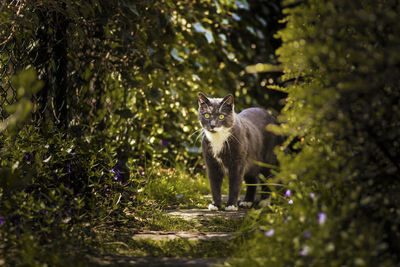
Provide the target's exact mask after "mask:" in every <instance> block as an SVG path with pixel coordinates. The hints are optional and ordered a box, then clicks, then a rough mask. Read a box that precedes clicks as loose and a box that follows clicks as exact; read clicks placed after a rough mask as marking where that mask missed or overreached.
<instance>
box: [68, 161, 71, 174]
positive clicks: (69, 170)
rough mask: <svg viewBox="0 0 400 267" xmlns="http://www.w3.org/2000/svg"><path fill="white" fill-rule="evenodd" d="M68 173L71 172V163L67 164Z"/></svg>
mask: <svg viewBox="0 0 400 267" xmlns="http://www.w3.org/2000/svg"><path fill="white" fill-rule="evenodd" d="M68 173H71V164H70V163H69V164H68Z"/></svg>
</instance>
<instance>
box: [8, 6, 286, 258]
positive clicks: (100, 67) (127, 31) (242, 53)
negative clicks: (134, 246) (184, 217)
mask: <svg viewBox="0 0 400 267" xmlns="http://www.w3.org/2000/svg"><path fill="white" fill-rule="evenodd" d="M280 16H281V12H280V4H279V1H278V0H276V1H268V3H264V4H261V3H258V1H237V3H236V2H235V1H197V2H193V1H191V0H180V1H170V0H165V1H154V0H151V1H147V0H146V1H143V0H140V1H120V0H111V1H99V0H92V1H70V0H67V1H54V0H38V1H3V2H2V3H1V4H0V19H1V27H0V94H1V96H0V119H1V120H2V121H1V122H0V150H1V154H0V250H2V249H6V253H5V255H7V261H9V262H10V264H17V265H18V264H28V265H40V264H41V263H47V264H48V265H57V263H58V261H60V260H61V261H62V260H63V258H62V257H61V256H60V255H62V250H63V249H64V248H65V247H69V246H70V245H71V244H72V245H73V246H74V247H79V248H82V247H83V246H85V245H86V244H87V242H89V243H90V242H92V241H93V240H95V239H96V238H95V237H96V233H95V232H93V231H92V230H91V229H93V228H94V227H95V226H96V227H98V226H99V225H103V224H104V223H115V224H117V225H127V224H129V223H131V224H129V225H130V226H131V227H134V226H137V227H140V226H142V225H141V219H142V218H140V216H139V215H140V214H141V212H143V213H146V212H147V211H148V210H151V209H159V208H160V207H176V206H180V207H182V206H186V207H187V206H193V205H195V204H196V205H198V204H199V203H200V204H204V203H205V201H204V199H202V198H201V197H200V196H199V193H203V192H205V191H206V190H207V189H206V188H208V185H207V184H206V182H205V181H204V180H205V179H204V177H202V176H201V175H196V174H195V173H196V172H198V171H203V167H204V166H203V164H202V163H201V159H200V151H199V146H200V143H199V142H198V136H199V134H200V126H199V124H198V122H197V118H196V110H197V102H196V94H197V93H198V91H203V92H205V93H207V94H212V95H223V94H226V93H234V94H235V95H236V97H237V98H236V106H237V107H238V108H241V107H242V106H244V104H246V106H248V105H267V106H271V107H273V108H275V109H279V108H280V106H279V103H278V101H277V98H279V97H281V96H282V94H280V93H272V92H265V91H264V89H265V86H266V84H267V83H272V81H274V80H275V79H276V78H277V75H276V74H269V73H265V74H263V75H260V74H248V73H246V72H245V67H246V66H247V65H249V64H255V63H258V62H259V61H262V62H268V63H270V64H275V63H276V57H275V56H274V49H275V48H276V47H277V46H278V45H279V41H278V40H274V39H272V35H273V33H274V32H275V31H276V30H277V28H279V25H277V21H278V19H279V18H280ZM249 47H251V49H249ZM13 77H14V78H13ZM3 97H4V98H3ZM3 119H4V120H3ZM179 166H185V168H182V167H179ZM136 215H138V216H139V217H138V216H136ZM57 238H60V239H61V238H62V239H65V240H68V241H66V243H65V244H64V243H63V244H59V243H55V242H54V240H55V239H57ZM88 240H92V241H88ZM53 242H54V243H53ZM68 242H70V243H68ZM93 242H94V241H93ZM52 244H54V245H56V246H58V247H59V250H57V248H56V247H54V246H52ZM0 254H3V252H2V251H0ZM72 260H73V259H72ZM74 264H75V263H74ZM71 265H72V264H71Z"/></svg>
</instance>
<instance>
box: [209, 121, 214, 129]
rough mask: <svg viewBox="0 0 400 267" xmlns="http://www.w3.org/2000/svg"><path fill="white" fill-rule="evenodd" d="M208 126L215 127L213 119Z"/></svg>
mask: <svg viewBox="0 0 400 267" xmlns="http://www.w3.org/2000/svg"><path fill="white" fill-rule="evenodd" d="M210 127H211V129H214V127H215V121H210Z"/></svg>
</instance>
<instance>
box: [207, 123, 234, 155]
mask: <svg viewBox="0 0 400 267" xmlns="http://www.w3.org/2000/svg"><path fill="white" fill-rule="evenodd" d="M205 135H206V138H207V139H208V141H209V142H210V145H211V149H212V153H213V156H214V157H215V158H217V156H218V155H219V153H221V151H222V150H223V149H224V145H225V142H226V141H228V138H229V137H230V136H231V131H230V129H229V128H221V129H220V130H219V131H218V132H216V133H211V132H209V131H207V130H206V131H205Z"/></svg>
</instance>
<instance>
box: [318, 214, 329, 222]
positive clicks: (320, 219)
mask: <svg viewBox="0 0 400 267" xmlns="http://www.w3.org/2000/svg"><path fill="white" fill-rule="evenodd" d="M326 218H327V217H326V213H324V212H320V213H318V223H319V224H324V223H325V221H326Z"/></svg>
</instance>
